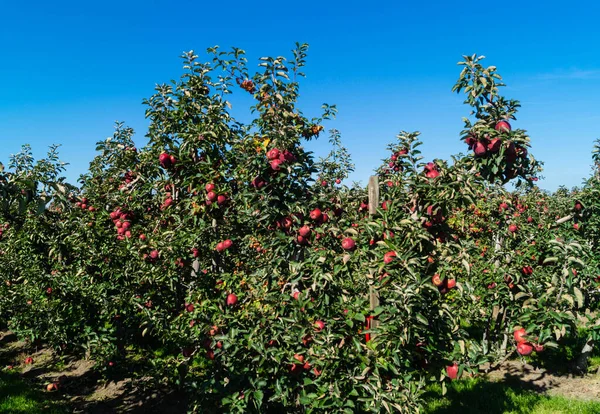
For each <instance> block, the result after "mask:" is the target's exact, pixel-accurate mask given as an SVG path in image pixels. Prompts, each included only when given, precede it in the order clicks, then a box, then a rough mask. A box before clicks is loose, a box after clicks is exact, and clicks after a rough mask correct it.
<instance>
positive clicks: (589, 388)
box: [487, 361, 600, 400]
mask: <svg viewBox="0 0 600 414" xmlns="http://www.w3.org/2000/svg"><path fill="white" fill-rule="evenodd" d="M487 378H489V380H490V381H498V382H505V383H506V384H507V385H511V386H516V387H521V388H525V389H531V390H535V391H538V392H541V393H546V394H548V395H553V396H562V397H566V398H573V399H578V400H598V399H600V376H598V375H586V376H573V375H555V374H553V373H551V372H548V371H547V370H545V369H543V368H539V367H534V366H532V365H529V364H523V363H521V362H520V361H507V362H505V363H504V364H502V366H501V367H500V368H499V369H498V370H495V371H492V372H490V373H489V374H488V375H487Z"/></svg>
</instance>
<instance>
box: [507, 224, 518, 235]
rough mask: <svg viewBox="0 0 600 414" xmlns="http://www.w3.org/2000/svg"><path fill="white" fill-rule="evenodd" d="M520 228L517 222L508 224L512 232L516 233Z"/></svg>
mask: <svg viewBox="0 0 600 414" xmlns="http://www.w3.org/2000/svg"><path fill="white" fill-rule="evenodd" d="M518 229H519V228H518V227H517V225H516V224H511V225H510V226H508V231H510V232H511V233H515V232H516V231H517V230H518Z"/></svg>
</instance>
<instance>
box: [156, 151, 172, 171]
mask: <svg viewBox="0 0 600 414" xmlns="http://www.w3.org/2000/svg"><path fill="white" fill-rule="evenodd" d="M158 162H159V163H160V165H161V166H162V167H163V168H170V167H171V165H172V163H171V156H170V155H169V154H168V153H166V152H163V153H162V154H160V155H159V157H158Z"/></svg>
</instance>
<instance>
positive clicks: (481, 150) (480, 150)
mask: <svg viewBox="0 0 600 414" xmlns="http://www.w3.org/2000/svg"><path fill="white" fill-rule="evenodd" d="M473 151H474V152H475V155H476V156H478V157H482V156H484V155H485V153H486V152H487V148H486V147H485V145H484V144H483V143H482V142H476V143H475V146H474V147H473Z"/></svg>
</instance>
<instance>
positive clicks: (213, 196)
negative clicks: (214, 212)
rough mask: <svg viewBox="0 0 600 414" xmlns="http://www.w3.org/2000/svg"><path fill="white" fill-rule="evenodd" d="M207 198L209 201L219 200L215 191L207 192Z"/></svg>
mask: <svg viewBox="0 0 600 414" xmlns="http://www.w3.org/2000/svg"><path fill="white" fill-rule="evenodd" d="M206 199H207V200H208V201H216V200H217V193H215V192H214V191H209V192H208V193H207V194H206Z"/></svg>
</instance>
